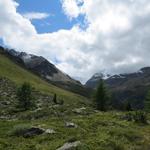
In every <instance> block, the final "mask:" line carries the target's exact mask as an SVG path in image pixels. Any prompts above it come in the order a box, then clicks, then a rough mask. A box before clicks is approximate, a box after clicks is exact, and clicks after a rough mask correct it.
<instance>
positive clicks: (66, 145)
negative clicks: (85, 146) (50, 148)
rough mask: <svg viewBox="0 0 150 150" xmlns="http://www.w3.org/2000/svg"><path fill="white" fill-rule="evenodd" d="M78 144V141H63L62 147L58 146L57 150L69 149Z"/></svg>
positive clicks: (79, 143)
mask: <svg viewBox="0 0 150 150" xmlns="http://www.w3.org/2000/svg"><path fill="white" fill-rule="evenodd" d="M79 145H81V142H80V141H76V142H72V143H65V144H64V145H63V146H62V147H60V148H58V149H57V150H71V149H72V148H76V147H78V146H79Z"/></svg>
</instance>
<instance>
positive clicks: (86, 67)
mask: <svg viewBox="0 0 150 150" xmlns="http://www.w3.org/2000/svg"><path fill="white" fill-rule="evenodd" d="M61 3H62V9H63V11H64V13H65V14H66V15H67V16H68V18H69V19H75V18H77V17H79V16H84V23H86V24H87V28H86V29H81V28H80V25H79V24H75V25H74V26H73V27H72V28H71V29H68V30H64V29H60V30H59V31H57V32H53V33H43V34H38V32H37V31H36V28H35V27H34V25H33V24H32V23H31V21H30V19H29V18H28V19H27V18H25V17H23V15H21V14H20V13H18V12H17V7H18V5H19V4H18V3H17V2H15V1H13V0H0V28H1V30H0V38H2V39H3V41H4V44H5V45H7V46H9V47H12V48H16V49H17V50H24V51H26V52H28V53H34V54H38V55H43V56H44V57H46V58H48V59H49V60H51V61H52V62H54V61H55V60H57V66H58V67H59V68H60V69H62V70H63V71H65V72H66V73H69V74H70V75H71V76H73V77H81V78H82V79H84V81H85V80H87V79H88V78H89V77H90V76H91V75H92V74H93V73H95V72H98V71H103V70H107V71H108V72H109V73H122V72H133V71H135V70H137V69H139V68H141V67H143V66H146V65H149V64H150V59H149V58H150V49H149V47H150V28H149V27H150V19H149V18H150V1H149V0H126V1H122V0H117V1H116V0H94V1H93V0H61ZM60 11H61V10H60ZM50 13H51V12H50ZM54 63H55V62H54Z"/></svg>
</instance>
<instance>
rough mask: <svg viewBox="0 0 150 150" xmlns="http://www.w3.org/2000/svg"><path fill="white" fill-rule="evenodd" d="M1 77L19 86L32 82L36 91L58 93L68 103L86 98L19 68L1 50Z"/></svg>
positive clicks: (50, 93) (49, 93)
mask: <svg viewBox="0 0 150 150" xmlns="http://www.w3.org/2000/svg"><path fill="white" fill-rule="evenodd" d="M0 77H5V78H8V79H9V80H11V81H13V82H14V83H16V84H17V85H19V84H21V83H23V82H30V83H31V84H32V86H33V87H35V88H36V90H38V91H41V92H42V93H45V94H48V95H53V94H54V93H56V94H57V95H58V96H60V97H62V98H63V99H65V100H67V101H73V103H76V102H77V101H84V100H85V98H84V97H82V96H79V95H76V94H74V93H71V92H68V91H65V90H63V89H60V88H58V87H56V86H54V85H52V84H50V83H47V82H46V81H44V80H42V79H41V78H39V77H38V76H36V75H34V74H32V73H31V72H29V71H27V70H26V69H24V68H22V67H20V66H18V65H17V64H15V63H14V62H12V60H11V59H9V58H8V57H6V55H5V54H4V52H3V50H0Z"/></svg>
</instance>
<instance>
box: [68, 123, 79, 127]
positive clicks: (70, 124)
mask: <svg viewBox="0 0 150 150" xmlns="http://www.w3.org/2000/svg"><path fill="white" fill-rule="evenodd" d="M66 127H68V128H77V127H78V126H77V125H76V124H75V123H73V122H66Z"/></svg>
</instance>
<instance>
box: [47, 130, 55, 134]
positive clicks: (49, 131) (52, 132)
mask: <svg viewBox="0 0 150 150" xmlns="http://www.w3.org/2000/svg"><path fill="white" fill-rule="evenodd" d="M45 133H47V134H55V133H56V131H55V130H53V129H46V130H45Z"/></svg>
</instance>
